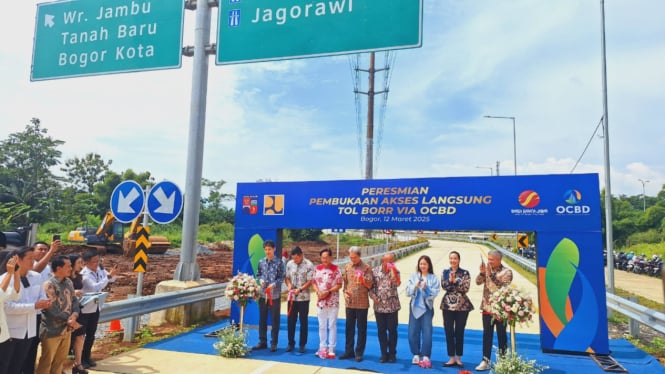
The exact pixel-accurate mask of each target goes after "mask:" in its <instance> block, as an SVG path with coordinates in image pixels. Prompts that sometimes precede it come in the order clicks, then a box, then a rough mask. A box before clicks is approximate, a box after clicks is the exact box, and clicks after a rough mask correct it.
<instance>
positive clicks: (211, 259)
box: [58, 241, 346, 301]
mask: <svg viewBox="0 0 665 374" xmlns="http://www.w3.org/2000/svg"><path fill="white" fill-rule="evenodd" d="M296 245H297V246H299V247H300V248H302V250H303V253H304V254H305V257H306V258H307V259H309V260H310V261H312V262H313V263H314V264H319V263H320V260H319V252H320V251H321V249H323V248H330V249H332V251H333V254H335V252H336V248H335V245H330V244H328V243H326V242H317V241H306V242H297V243H291V244H290V245H289V246H288V248H286V250H287V251H290V250H291V248H293V247H295V246H296ZM207 248H208V249H210V251H206V252H205V253H199V254H198V255H197V256H196V261H197V263H198V265H199V268H200V269H201V278H207V279H212V280H213V281H215V282H220V283H222V282H226V281H228V280H229V279H230V278H231V275H232V273H233V249H232V248H230V247H229V246H228V245H227V244H225V243H213V244H211V245H208V246H207ZM86 250H87V248H86V247H85V246H81V245H66V246H63V247H62V248H61V249H60V251H59V252H58V253H59V254H67V255H69V254H74V253H84V252H85V251H86ZM342 253H344V254H345V253H346V247H344V248H343V249H342V248H340V256H342ZM179 262H180V256H179V251H178V250H170V251H168V252H167V253H166V254H163V255H149V256H148V266H147V268H146V272H145V273H144V275H143V287H142V292H141V294H142V295H153V294H154V293H155V287H156V286H157V284H158V283H159V282H162V281H165V280H171V279H173V275H174V273H175V270H176V268H177V266H178V263H179ZM101 263H102V264H103V265H104V266H105V267H107V268H111V267H113V266H115V265H118V275H119V278H118V280H116V281H115V282H114V283H113V284H111V285H109V287H108V289H107V291H108V292H109V297H108V301H114V300H124V299H126V298H127V295H128V294H136V285H137V280H138V273H137V272H134V259H133V258H128V257H125V256H123V255H120V254H113V253H105V254H102V255H101Z"/></svg>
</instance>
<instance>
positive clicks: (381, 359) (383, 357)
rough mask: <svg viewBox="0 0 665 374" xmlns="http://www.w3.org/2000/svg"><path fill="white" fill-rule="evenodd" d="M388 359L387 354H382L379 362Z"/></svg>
mask: <svg viewBox="0 0 665 374" xmlns="http://www.w3.org/2000/svg"><path fill="white" fill-rule="evenodd" d="M386 361H388V356H386V355H381V358H379V362H380V363H384V362H386Z"/></svg>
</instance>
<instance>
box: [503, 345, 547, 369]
mask: <svg viewBox="0 0 665 374" xmlns="http://www.w3.org/2000/svg"><path fill="white" fill-rule="evenodd" d="M546 369H549V368H548V367H547V366H541V365H538V364H536V360H526V359H524V358H522V356H520V355H518V354H517V353H515V352H512V351H510V350H508V352H506V354H505V355H503V356H499V358H498V359H497V361H496V362H494V363H492V373H495V374H538V373H540V372H542V371H544V370H546Z"/></svg>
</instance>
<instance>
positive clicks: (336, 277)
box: [312, 248, 342, 359]
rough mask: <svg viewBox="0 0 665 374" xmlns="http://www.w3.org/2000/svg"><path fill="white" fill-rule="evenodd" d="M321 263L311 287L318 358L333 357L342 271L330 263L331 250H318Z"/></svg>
mask: <svg viewBox="0 0 665 374" xmlns="http://www.w3.org/2000/svg"><path fill="white" fill-rule="evenodd" d="M319 254H320V256H321V265H319V266H317V267H316V270H315V271H314V278H313V279H312V288H313V289H314V292H316V297H317V302H316V315H317V317H318V318H319V351H318V352H317V355H318V356H319V357H320V358H332V359H334V358H335V345H336V344H337V315H338V314H339V290H340V289H341V288H342V271H341V270H340V269H339V267H337V265H335V264H333V263H332V250H331V249H330V248H325V249H323V250H321V252H319Z"/></svg>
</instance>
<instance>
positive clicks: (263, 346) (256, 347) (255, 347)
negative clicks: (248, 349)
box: [252, 343, 268, 351]
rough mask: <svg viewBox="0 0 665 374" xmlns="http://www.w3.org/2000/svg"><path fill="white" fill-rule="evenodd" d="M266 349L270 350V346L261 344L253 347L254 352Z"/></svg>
mask: <svg viewBox="0 0 665 374" xmlns="http://www.w3.org/2000/svg"><path fill="white" fill-rule="evenodd" d="M266 348H268V345H267V344H266V343H259V344H257V345H255V346H253V347H252V351H258V350H260V349H266Z"/></svg>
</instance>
